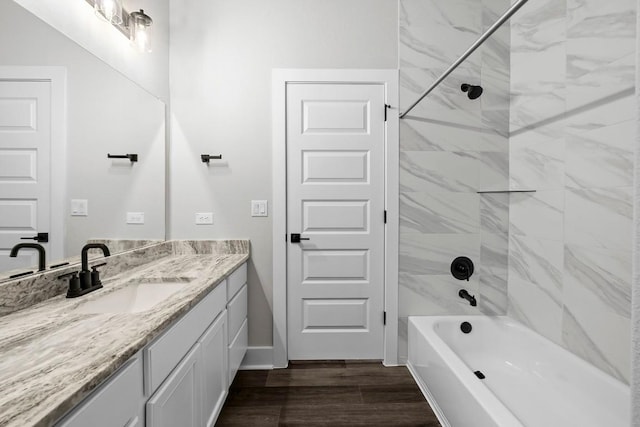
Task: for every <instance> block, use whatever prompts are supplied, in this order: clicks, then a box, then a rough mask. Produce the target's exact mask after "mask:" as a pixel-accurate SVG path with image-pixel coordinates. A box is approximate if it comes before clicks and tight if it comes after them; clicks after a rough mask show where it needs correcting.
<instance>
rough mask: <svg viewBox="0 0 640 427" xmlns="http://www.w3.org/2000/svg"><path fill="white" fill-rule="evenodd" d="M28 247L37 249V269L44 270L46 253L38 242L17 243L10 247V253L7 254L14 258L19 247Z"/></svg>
mask: <svg viewBox="0 0 640 427" xmlns="http://www.w3.org/2000/svg"><path fill="white" fill-rule="evenodd" d="M24 248H29V249H36V250H37V251H38V271H44V270H45V269H46V264H47V262H46V255H45V251H44V247H42V245H40V244H38V243H18V244H17V245H15V246H14V247H13V248H11V253H10V254H9V256H10V257H11V258H15V257H17V256H18V251H19V250H20V249H24Z"/></svg>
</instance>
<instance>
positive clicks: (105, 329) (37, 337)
mask: <svg viewBox="0 0 640 427" xmlns="http://www.w3.org/2000/svg"><path fill="white" fill-rule="evenodd" d="M248 258H249V255H248V254H225V255H215V254H213V255H212V254H208V255H170V256H167V257H164V258H160V259H158V260H156V261H153V262H150V263H148V264H145V265H142V266H140V267H138V268H135V269H132V270H129V271H127V272H123V273H121V274H118V275H117V276H114V277H113V278H105V277H103V285H104V289H100V290H98V291H96V292H92V293H90V294H88V295H86V296H84V297H80V298H75V299H67V298H65V296H64V295H60V296H57V297H54V298H51V299H48V300H46V301H44V302H41V303H39V304H36V305H33V306H31V307H29V308H26V309H24V310H20V311H17V312H15V313H12V314H9V315H6V316H3V317H0V425H1V426H28V425H37V426H45V425H51V424H52V423H54V422H55V421H56V420H57V419H59V418H60V417H61V416H62V415H64V414H65V413H66V412H67V411H68V410H70V409H71V408H73V407H74V406H75V405H77V404H78V403H79V402H80V401H82V400H83V399H84V398H85V397H87V395H89V393H90V392H91V391H92V390H93V389H94V388H95V387H96V386H98V385H99V384H100V383H101V382H102V381H104V380H105V379H106V378H107V377H109V375H111V374H112V373H114V372H115V371H116V370H117V369H118V368H119V367H121V366H122V365H123V364H124V363H125V362H126V361H127V360H129V358H131V357H132V356H133V355H135V354H136V353H137V352H138V351H139V350H141V349H142V348H143V347H144V346H145V345H146V344H147V343H149V342H150V341H151V340H153V339H154V338H155V337H156V336H158V335H159V334H161V333H162V332H163V331H164V330H165V329H166V328H167V327H168V326H169V325H171V324H172V323H173V322H174V321H175V320H176V319H178V318H179V317H180V316H182V315H183V314H184V313H186V312H187V311H188V310H189V309H190V308H191V307H193V306H194V305H195V304H197V303H198V302H199V301H200V300H201V299H202V298H203V297H204V296H205V295H207V293H208V292H209V291H211V290H212V289H213V288H215V287H216V286H217V285H218V284H219V283H220V282H221V281H222V280H223V279H225V278H226V277H227V276H228V275H229V274H231V273H232V272H233V271H234V270H235V269H236V268H238V267H239V266H240V265H241V264H242V263H243V262H245V261H247V259H248ZM173 277H180V278H182V280H185V278H188V279H191V281H189V282H186V283H185V285H184V289H181V290H179V291H178V292H177V293H175V294H174V295H172V296H171V297H170V298H168V299H167V300H166V301H164V302H162V303H160V304H158V305H156V306H155V307H154V308H153V309H152V310H148V311H145V312H140V313H117V314H80V313H78V312H75V311H74V309H75V308H76V307H78V306H79V305H80V304H82V303H83V302H84V301H87V300H90V299H94V298H96V297H98V296H100V295H101V294H102V295H103V294H104V293H106V292H111V291H113V290H115V289H118V288H121V287H123V286H126V285H128V284H130V283H131V282H132V281H135V279H139V278H144V279H145V280H147V281H148V280H149V279H159V280H160V279H165V280H166V279H168V278H173Z"/></svg>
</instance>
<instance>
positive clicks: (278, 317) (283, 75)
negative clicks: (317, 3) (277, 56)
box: [271, 69, 400, 368]
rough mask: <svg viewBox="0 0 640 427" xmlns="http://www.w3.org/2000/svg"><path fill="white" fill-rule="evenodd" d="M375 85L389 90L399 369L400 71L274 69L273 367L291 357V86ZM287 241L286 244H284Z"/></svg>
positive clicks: (390, 269)
mask: <svg viewBox="0 0 640 427" xmlns="http://www.w3.org/2000/svg"><path fill="white" fill-rule="evenodd" d="M319 82H323V83H332V82H351V83H360V84H365V83H371V84H382V85H384V88H385V103H386V104H387V105H390V106H391V107H390V108H389V109H388V111H387V126H386V131H385V132H386V134H385V162H384V163H385V209H386V210H387V223H386V227H385V231H384V236H385V242H384V258H385V267H384V309H385V312H386V324H385V326H384V344H383V345H384V353H383V354H384V359H383V363H384V365H386V366H395V365H397V364H398V239H399V235H398V233H399V182H400V181H399V174H400V157H399V156H400V147H399V143H400V131H399V126H400V119H399V105H398V99H399V94H398V86H399V84H398V82H399V77H398V70H397V69H363V70H354V69H274V70H273V72H272V93H271V95H272V102H273V105H272V125H273V128H272V139H271V144H272V162H273V164H272V172H273V175H272V187H273V202H272V203H273V206H272V212H273V226H272V230H273V366H274V368H286V367H287V365H288V364H289V359H288V351H287V240H288V239H287V238H286V236H287V174H286V169H287V146H286V143H287V141H286V135H287V129H286V106H287V93H286V88H287V84H289V83H319ZM282 236H285V239H282Z"/></svg>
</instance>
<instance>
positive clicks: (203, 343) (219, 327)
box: [198, 311, 229, 426]
mask: <svg viewBox="0 0 640 427" xmlns="http://www.w3.org/2000/svg"><path fill="white" fill-rule="evenodd" d="M226 331H227V312H226V311H223V312H222V313H221V314H220V315H219V316H218V318H217V319H216V320H215V321H214V322H213V324H212V325H211V326H210V327H209V329H207V331H206V332H205V333H204V334H203V335H202V337H201V338H200V340H198V342H199V343H200V352H201V357H202V364H201V367H202V375H201V378H202V405H203V408H202V409H203V420H204V421H205V425H206V426H213V425H214V424H215V422H216V419H217V418H218V415H219V414H220V410H221V409H222V405H223V404H224V399H225V398H226V397H227V390H228V388H229V384H228V383H227V333H226Z"/></svg>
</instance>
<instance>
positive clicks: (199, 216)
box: [196, 212, 213, 225]
mask: <svg viewBox="0 0 640 427" xmlns="http://www.w3.org/2000/svg"><path fill="white" fill-rule="evenodd" d="M196 224H197V225H210V224H213V212H199V213H196Z"/></svg>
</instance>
